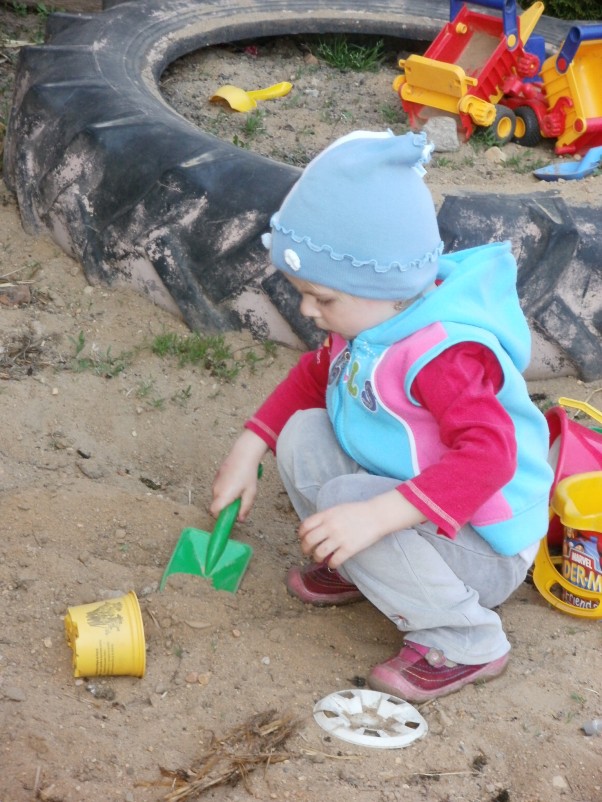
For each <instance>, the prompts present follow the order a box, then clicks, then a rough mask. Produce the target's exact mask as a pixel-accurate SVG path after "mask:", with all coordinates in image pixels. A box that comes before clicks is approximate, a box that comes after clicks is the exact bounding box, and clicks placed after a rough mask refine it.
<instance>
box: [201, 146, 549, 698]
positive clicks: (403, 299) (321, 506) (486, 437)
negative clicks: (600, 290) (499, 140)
mask: <svg viewBox="0 0 602 802" xmlns="http://www.w3.org/2000/svg"><path fill="white" fill-rule="evenodd" d="M431 150H432V147H431V145H429V143H428V142H427V139H426V136H425V135H424V134H422V133H421V134H416V133H408V134H404V135H401V136H396V135H394V134H393V133H391V132H390V131H387V132H368V131H355V132H353V133H351V134H349V135H347V136H345V137H342V138H341V139H339V140H337V141H335V142H334V143H333V144H331V145H330V146H329V147H328V148H326V149H325V150H324V151H323V152H322V153H321V154H319V155H318V156H317V157H316V158H315V159H314V160H313V161H312V162H310V163H309V164H308V166H307V167H306V168H305V170H304V171H303V173H302V174H301V177H300V178H299V180H298V181H297V183H296V184H295V185H294V186H293V188H292V189H291V191H290V192H289V194H288V195H287V197H286V198H285V199H284V201H283V203H282V206H281V208H280V209H279V210H278V211H277V212H276V213H275V214H274V215H273V217H272V219H271V221H270V229H271V230H270V232H269V233H268V234H266V235H265V236H264V244H265V245H266V247H268V248H269V250H270V257H271V260H272V262H273V264H274V265H275V267H276V268H277V269H278V270H280V271H282V272H283V273H284V274H285V275H286V277H287V278H288V279H289V280H290V282H291V284H292V285H293V286H294V287H295V289H296V290H297V291H298V293H299V295H300V310H301V313H302V314H303V315H304V316H306V317H308V318H310V319H311V320H312V321H313V322H314V323H315V325H316V326H317V327H318V328H319V329H323V330H324V332H325V342H324V344H323V345H322V346H321V347H320V348H317V349H316V350H314V351H311V352H307V353H304V354H303V355H302V356H301V358H300V359H299V361H298V363H297V364H296V365H295V366H294V367H293V368H292V370H291V371H290V372H289V374H288V376H287V377H286V378H285V379H284V380H283V381H282V382H281V383H280V384H279V385H278V386H277V387H276V388H275V389H274V391H273V392H272V393H271V394H270V395H269V396H268V397H267V399H266V400H265V402H264V403H263V404H262V405H261V407H260V408H259V409H258V410H257V412H256V413H255V414H254V415H253V416H252V418H251V419H250V420H248V421H247V422H246V423H245V426H244V430H243V432H242V434H241V435H240V437H239V438H238V439H237V440H236V441H235V443H234V445H233V447H232V449H231V450H230V452H229V454H228V455H227V456H226V458H225V459H224V462H223V463H222V465H221V467H220V468H219V470H218V472H217V474H216V477H215V479H214V483H213V499H212V504H211V513H212V514H213V515H217V514H218V513H219V512H220V510H221V509H223V508H224V507H225V506H226V505H227V504H229V503H230V502H232V501H233V500H234V499H236V498H239V497H240V498H241V499H242V502H241V508H240V514H239V519H240V520H241V521H242V520H245V518H246V517H247V515H248V513H249V511H250V509H251V507H252V505H253V503H254V500H255V497H256V494H257V491H258V482H257V472H258V466H259V464H260V462H261V461H262V459H263V458H264V457H265V455H266V453H267V452H268V451H269V450H271V451H272V452H274V454H275V455H276V460H277V465H278V470H279V473H280V476H281V479H282V482H283V484H284V487H285V488H286V491H287V493H288V495H289V497H290V500H291V502H292V504H293V507H294V508H295V510H296V512H297V514H298V516H299V518H300V520H301V524H300V527H299V538H300V543H301V550H302V552H303V553H304V554H305V555H307V556H309V557H311V562H308V563H307V564H305V565H304V566H303V567H293V568H291V569H290V571H289V572H288V575H287V578H286V583H287V588H288V591H289V593H291V594H292V595H293V596H296V597H297V598H299V599H300V600H301V601H302V602H305V603H307V604H315V605H337V604H348V603H351V602H355V601H359V600H361V599H367V600H369V601H370V602H371V603H372V604H373V605H375V606H376V607H377V608H378V609H379V610H380V611H381V612H382V613H383V614H384V615H385V616H387V617H388V618H389V619H390V620H391V621H392V622H394V624H395V625H396V626H397V628H398V629H399V630H400V632H401V633H403V640H402V641H401V643H400V647H401V648H400V651H399V652H398V653H397V654H395V655H393V656H392V657H389V659H386V660H385V661H384V662H382V663H380V664H379V665H376V666H374V667H373V668H372V669H371V671H370V673H369V675H368V684H369V685H370V687H372V688H374V689H376V690H380V691H384V692H386V693H390V694H393V695H395V696H400V697H402V698H403V699H407V700H409V701H415V702H422V701H426V700H429V699H433V698H436V697H438V696H443V695H445V694H448V693H452V692H454V691H457V690H459V689H461V688H462V687H464V686H465V685H467V684H469V683H473V682H475V681H484V680H489V679H493V678H494V677H496V676H498V675H499V674H501V673H502V672H503V671H504V669H505V667H506V664H507V662H508V658H509V652H510V643H509V642H508V639H507V637H506V634H505V632H504V629H503V625H502V621H501V619H500V617H499V615H498V614H497V613H496V612H495V610H494V609H493V608H495V607H497V606H498V605H500V604H501V603H502V602H504V601H505V600H506V599H507V598H508V597H509V596H510V595H511V594H512V593H513V592H514V591H515V590H516V589H517V587H518V586H519V585H520V584H521V583H522V582H523V581H524V579H525V576H526V574H527V571H528V569H529V567H530V565H531V563H532V562H533V559H534V557H535V554H536V551H537V548H538V544H539V541H540V540H541V538H542V537H543V536H544V535H545V533H546V531H547V527H548V500H549V492H550V487H551V484H552V469H551V468H550V466H549V464H548V459H547V458H548V429H547V424H546V422H545V419H544V417H543V415H542V414H541V413H540V412H539V410H538V409H537V408H536V407H535V406H534V404H533V403H532V402H531V400H530V398H529V394H528V391H527V387H526V383H525V381H524V379H523V376H522V374H523V372H524V370H525V368H526V367H527V365H528V362H529V358H530V333H529V329H528V325H527V321H526V319H525V317H524V315H523V313H522V311H521V308H520V304H519V299H518V294H517V290H516V277H517V266H516V262H515V259H514V257H513V256H512V253H511V250H510V244H509V243H507V242H498V243H488V244H484V245H482V246H479V247H475V248H471V249H468V250H463V251H457V252H454V253H449V254H444V253H443V243H442V241H441V237H440V233H439V229H438V225H437V216H436V210H435V206H434V203H433V200H432V197H431V195H430V192H429V190H428V188H427V187H426V185H425V183H424V174H425V168H424V164H426V163H427V162H428V160H429V158H430V153H431ZM400 640H401V639H400ZM383 657H384V656H383Z"/></svg>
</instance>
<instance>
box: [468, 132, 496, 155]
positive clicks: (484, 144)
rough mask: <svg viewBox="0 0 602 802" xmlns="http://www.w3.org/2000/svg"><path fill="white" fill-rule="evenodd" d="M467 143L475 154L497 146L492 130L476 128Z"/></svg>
mask: <svg viewBox="0 0 602 802" xmlns="http://www.w3.org/2000/svg"><path fill="white" fill-rule="evenodd" d="M468 141H469V142H470V144H471V145H472V147H473V148H474V150H476V151H477V152H480V151H482V150H487V148H492V147H494V146H495V145H499V141H498V138H497V136H496V135H495V131H494V130H493V128H477V129H476V130H475V132H474V133H473V135H472V136H471V137H470V139H469V140H468Z"/></svg>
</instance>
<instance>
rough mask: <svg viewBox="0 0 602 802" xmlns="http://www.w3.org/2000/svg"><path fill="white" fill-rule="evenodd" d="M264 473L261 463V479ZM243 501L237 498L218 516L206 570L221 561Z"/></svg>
mask: <svg viewBox="0 0 602 802" xmlns="http://www.w3.org/2000/svg"><path fill="white" fill-rule="evenodd" d="M262 473H263V465H261V464H260V465H259V468H258V469H257V478H258V479H261V474H262ZM241 501H242V500H241V499H239V498H237V499H236V500H235V501H232V502H230V504H228V506H227V507H224V509H223V510H222V511H221V512H220V514H219V515H218V516H217V521H216V522H215V526H214V527H213V531H212V532H211V537H210V538H209V543H208V544H207V552H206V554H205V571H206V573H208V574H209V573H211V571H213V569H214V568H215V566H216V565H217V563H218V562H219V558H220V557H221V556H222V554H223V553H224V549H225V548H226V543H227V542H228V538H229V537H230V533H231V532H232V527H233V526H234V523H235V521H236V519H237V518H238V512H239V510H240V505H241Z"/></svg>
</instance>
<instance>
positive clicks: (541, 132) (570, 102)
mask: <svg viewBox="0 0 602 802" xmlns="http://www.w3.org/2000/svg"><path fill="white" fill-rule="evenodd" d="M539 78H540V80H541V82H540V83H539V82H536V83H530V84H529V83H524V82H520V81H516V82H515V84H514V86H511V87H510V86H509V87H507V95H506V96H505V97H504V98H503V100H502V102H503V103H504V105H506V106H507V107H508V108H510V109H512V110H513V111H514V114H515V116H516V127H515V132H514V140H515V141H516V142H518V143H519V144H521V145H528V146H533V145H536V144H537V143H538V142H539V141H540V140H541V138H542V137H547V138H554V139H556V140H557V141H556V145H555V152H556V153H557V154H558V155H561V154H570V153H579V154H582V153H585V152H586V151H587V150H589V149H590V148H592V147H595V146H599V145H602V25H601V24H599V23H595V24H591V25H574V26H573V27H572V28H571V29H570V31H569V33H568V35H567V37H566V39H565V40H564V43H563V45H562V47H561V49H560V51H559V53H558V55H556V56H550V57H549V58H547V59H546V60H545V61H544V63H543V65H542V67H541V70H540V73H539Z"/></svg>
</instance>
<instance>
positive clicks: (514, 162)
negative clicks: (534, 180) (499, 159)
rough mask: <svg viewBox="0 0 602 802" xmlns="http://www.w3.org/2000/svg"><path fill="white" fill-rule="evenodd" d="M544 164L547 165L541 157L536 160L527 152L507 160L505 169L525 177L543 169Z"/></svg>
mask: <svg viewBox="0 0 602 802" xmlns="http://www.w3.org/2000/svg"><path fill="white" fill-rule="evenodd" d="M544 164H546V162H545V161H544V159H541V158H539V157H537V158H534V157H533V156H532V155H531V154H530V153H529V152H528V151H525V153H516V154H515V155H514V156H510V157H509V158H508V159H506V161H505V162H504V168H505V169H507V170H512V172H514V173H519V174H521V175H523V174H525V173H532V172H533V170H537V169H538V168H539V167H543V166H544Z"/></svg>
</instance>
